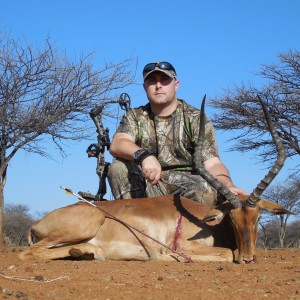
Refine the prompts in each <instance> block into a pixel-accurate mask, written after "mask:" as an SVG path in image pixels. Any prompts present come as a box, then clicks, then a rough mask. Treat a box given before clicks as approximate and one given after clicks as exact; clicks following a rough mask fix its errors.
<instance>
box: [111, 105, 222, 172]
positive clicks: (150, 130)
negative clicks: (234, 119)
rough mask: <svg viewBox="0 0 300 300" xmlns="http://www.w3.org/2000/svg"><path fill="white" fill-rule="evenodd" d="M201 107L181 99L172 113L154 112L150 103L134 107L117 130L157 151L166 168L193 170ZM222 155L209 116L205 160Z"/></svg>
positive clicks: (140, 145) (206, 130) (141, 145)
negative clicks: (158, 114)
mask: <svg viewBox="0 0 300 300" xmlns="http://www.w3.org/2000/svg"><path fill="white" fill-rule="evenodd" d="M199 126H200V110H199V109H197V108H195V107H193V106H191V105H189V104H187V103H186V102H185V101H184V100H181V99H178V107H177V109H176V110H175V111H174V112H173V113H172V114H171V115H169V116H166V117H160V116H154V114H153V113H152V111H151V108H150V104H149V103H148V104H146V105H144V106H140V107H138V108H133V109H130V110H129V111H128V112H127V113H126V114H125V115H124V116H123V118H122V120H121V122H120V125H119V127H118V129H117V133H126V134H129V135H130V136H131V137H132V138H133V139H134V141H135V143H136V144H137V145H138V146H139V147H141V148H144V149H148V150H149V151H151V152H153V153H155V155H156V157H157V158H158V160H159V162H160V164H161V166H162V170H170V169H172V170H174V171H175V170H176V171H179V170H182V171H183V170H185V171H192V165H193V153H194V147H195V145H196V143H197V141H198V138H199ZM213 157H218V150H217V144H216V136H215V130H214V127H213V125H212V123H211V121H210V120H209V119H208V118H207V117H206V124H205V140H204V149H203V160H204V161H206V160H208V159H210V158H213Z"/></svg>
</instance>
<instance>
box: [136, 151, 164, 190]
mask: <svg viewBox="0 0 300 300" xmlns="http://www.w3.org/2000/svg"><path fill="white" fill-rule="evenodd" d="M141 165H142V166H141V167H142V173H143V175H144V177H145V178H146V179H147V180H148V181H149V182H150V183H151V184H152V185H155V184H157V183H158V181H159V180H160V176H161V165H160V163H159V161H158V160H157V158H156V157H155V156H154V155H151V156H148V157H146V158H145V159H144V160H143V161H142V163H141Z"/></svg>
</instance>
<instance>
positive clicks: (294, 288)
mask: <svg viewBox="0 0 300 300" xmlns="http://www.w3.org/2000/svg"><path fill="white" fill-rule="evenodd" d="M22 249H24V248H21V247H20V248H12V247H2V248H0V261H1V263H0V297H1V298H2V299H23V300H25V299H28V300H29V299H82V300H83V299H106V300H108V299H110V300H113V299H118V300H120V299H130V300H131V299H133V300H134V299H139V300H140V299H149V300H150V299H173V300H175V299H178V300H179V299H180V300H185V299H300V249H283V250H279V249H276V250H267V251H263V250H259V251H258V252H257V256H258V263H257V264H249V265H238V264H234V263H218V262H213V263H202V262H201V263H200V262H198V263H177V262H168V263H165V262H155V261H149V262H138V261H127V262H125V261H122V262H118V261H105V262H97V261H74V260H73V261H71V260H56V261H49V260H47V261H25V262H23V261H20V260H19V258H18V254H19V253H20V251H21V250H22Z"/></svg>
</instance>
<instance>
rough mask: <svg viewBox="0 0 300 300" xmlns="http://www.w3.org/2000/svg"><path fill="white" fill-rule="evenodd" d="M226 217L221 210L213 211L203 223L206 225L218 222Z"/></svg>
mask: <svg viewBox="0 0 300 300" xmlns="http://www.w3.org/2000/svg"><path fill="white" fill-rule="evenodd" d="M223 217H224V214H223V212H222V211H221V210H219V209H215V208H214V209H212V210H211V211H210V212H209V213H208V215H207V216H206V217H204V218H203V219H202V220H201V222H202V223H206V222H211V221H216V220H221V219H222V218H223Z"/></svg>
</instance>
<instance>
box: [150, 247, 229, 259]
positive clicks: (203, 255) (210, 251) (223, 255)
mask: <svg viewBox="0 0 300 300" xmlns="http://www.w3.org/2000/svg"><path fill="white" fill-rule="evenodd" d="M177 253H182V254H184V255H186V256H187V257H189V258H191V260H192V261H193V262H198V261H216V262H233V253H232V251H231V250H230V249H227V248H221V247H201V248H198V249H197V250H196V251H193V252H192V253H191V252H190V251H185V250H178V251H177ZM155 259H157V260H160V261H174V260H176V261H179V262H187V260H186V259H185V258H184V257H182V256H180V255H178V254H176V253H167V254H158V255H156V256H155Z"/></svg>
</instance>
